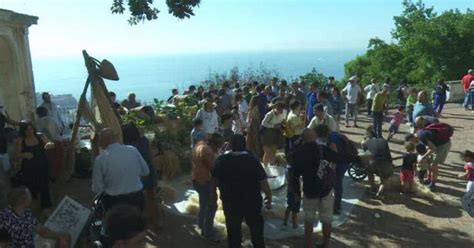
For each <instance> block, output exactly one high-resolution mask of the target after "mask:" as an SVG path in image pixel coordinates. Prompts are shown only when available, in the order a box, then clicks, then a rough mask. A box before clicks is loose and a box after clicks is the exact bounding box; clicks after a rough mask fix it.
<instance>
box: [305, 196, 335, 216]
mask: <svg viewBox="0 0 474 248" xmlns="http://www.w3.org/2000/svg"><path fill="white" fill-rule="evenodd" d="M303 211H304V221H305V222H306V223H314V222H316V220H317V219H316V215H315V214H316V213H317V214H318V217H319V218H318V220H319V221H321V223H323V224H331V222H332V214H333V211H334V191H332V190H331V192H329V194H328V195H327V196H326V197H324V198H306V197H305V198H304V200H303Z"/></svg>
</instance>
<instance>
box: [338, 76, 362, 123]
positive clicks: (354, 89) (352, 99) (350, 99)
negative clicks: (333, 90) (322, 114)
mask: <svg viewBox="0 0 474 248" xmlns="http://www.w3.org/2000/svg"><path fill="white" fill-rule="evenodd" d="M357 80H358V78H357V77H356V76H352V77H350V78H349V83H348V84H347V85H346V87H344V89H342V91H341V92H342V94H343V95H344V97H345V98H346V127H349V116H350V114H352V115H353V117H354V127H358V126H357V113H358V107H359V105H358V104H359V96H360V93H361V92H362V89H361V88H360V86H359V84H358V82H357Z"/></svg>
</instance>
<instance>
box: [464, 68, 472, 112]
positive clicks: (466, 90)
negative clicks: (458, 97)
mask: <svg viewBox="0 0 474 248" xmlns="http://www.w3.org/2000/svg"><path fill="white" fill-rule="evenodd" d="M472 81H474V69H469V70H468V71H467V74H466V75H465V76H464V77H462V80H461V84H462V88H463V89H464V103H463V105H462V106H463V107H464V109H465V110H469V108H468V106H469V104H470V103H471V102H473V101H474V100H473V99H471V94H470V88H471V87H470V86H471V83H472ZM471 110H473V111H474V108H473V106H472V104H471Z"/></svg>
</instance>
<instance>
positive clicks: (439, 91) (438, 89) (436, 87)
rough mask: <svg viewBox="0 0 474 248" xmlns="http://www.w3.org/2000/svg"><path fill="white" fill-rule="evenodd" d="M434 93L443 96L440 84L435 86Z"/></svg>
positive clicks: (442, 88)
mask: <svg viewBox="0 0 474 248" xmlns="http://www.w3.org/2000/svg"><path fill="white" fill-rule="evenodd" d="M435 92H436V94H444V93H445V92H444V87H443V85H441V84H438V85H436V86H435Z"/></svg>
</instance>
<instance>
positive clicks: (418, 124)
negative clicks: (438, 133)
mask: <svg viewBox="0 0 474 248" xmlns="http://www.w3.org/2000/svg"><path fill="white" fill-rule="evenodd" d="M435 123H439V120H438V118H436V117H434V116H429V115H423V116H418V117H416V119H415V128H417V129H422V128H425V127H427V126H428V125H431V124H435Z"/></svg>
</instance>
